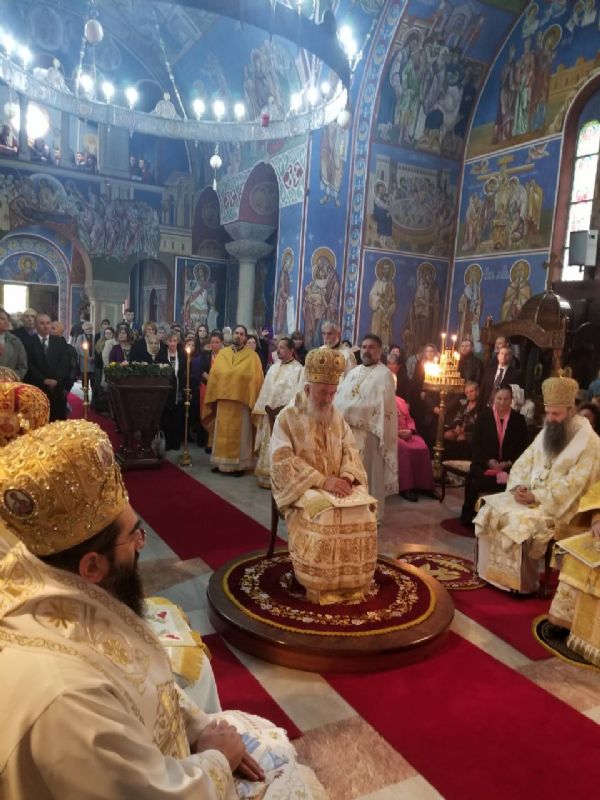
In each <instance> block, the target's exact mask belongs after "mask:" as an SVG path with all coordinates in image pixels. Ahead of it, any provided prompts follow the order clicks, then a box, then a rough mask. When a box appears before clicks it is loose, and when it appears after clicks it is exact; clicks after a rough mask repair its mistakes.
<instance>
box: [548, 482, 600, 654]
mask: <svg viewBox="0 0 600 800" xmlns="http://www.w3.org/2000/svg"><path fill="white" fill-rule="evenodd" d="M572 529H573V531H574V533H575V536H574V537H573V538H572V539H571V538H569V539H565V540H563V541H562V543H561V544H562V545H563V547H564V548H565V549H564V550H563V548H562V547H561V546H560V544H559V545H558V546H557V548H556V549H557V550H558V551H559V562H560V575H559V580H558V588H557V590H556V594H555V595H554V599H553V600H552V605H551V606H550V612H549V614H548V617H549V619H550V622H552V623H553V624H554V625H559V626H560V627H562V628H567V630H568V631H569V635H568V637H567V647H570V648H571V650H574V651H575V652H576V653H578V654H579V655H581V656H583V658H585V659H587V660H588V661H590V662H591V663H592V664H595V665H596V666H597V667H600V481H598V482H597V483H595V484H594V485H593V486H592V488H591V489H590V490H589V492H587V494H585V495H584V496H583V497H582V498H581V502H580V503H579V511H578V513H577V516H576V517H575V519H574V520H573V524H572ZM567 547H568V550H567V549H566V548H567Z"/></svg>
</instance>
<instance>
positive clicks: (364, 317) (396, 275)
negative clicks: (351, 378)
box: [358, 250, 448, 354]
mask: <svg viewBox="0 0 600 800" xmlns="http://www.w3.org/2000/svg"><path fill="white" fill-rule="evenodd" d="M447 273H448V263H447V262H446V261H440V260H438V259H427V260H426V259H423V258H417V257H415V256H404V255H402V256H399V255H396V254H389V255H386V256H382V254H381V253H377V252H373V251H372V250H366V251H365V255H364V261H363V274H364V283H363V287H364V288H363V291H362V296H361V302H360V326H359V331H358V333H359V338H360V336H362V335H364V334H365V333H367V332H369V331H371V332H373V333H376V334H377V335H378V336H380V337H381V338H382V340H383V342H384V344H385V345H386V346H389V345H390V344H399V345H400V346H401V347H402V348H403V349H404V350H405V351H406V353H407V354H412V353H416V352H418V350H419V349H420V348H421V347H423V346H424V345H425V344H427V342H430V341H432V340H434V341H435V340H437V336H438V334H439V328H440V325H441V321H442V317H443V306H444V296H445V292H446V280H447Z"/></svg>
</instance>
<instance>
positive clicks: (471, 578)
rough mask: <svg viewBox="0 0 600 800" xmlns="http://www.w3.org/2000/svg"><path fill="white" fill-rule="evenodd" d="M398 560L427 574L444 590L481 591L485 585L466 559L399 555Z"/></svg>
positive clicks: (448, 556) (446, 555)
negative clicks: (443, 587) (444, 588)
mask: <svg viewBox="0 0 600 800" xmlns="http://www.w3.org/2000/svg"><path fill="white" fill-rule="evenodd" d="M398 558H399V559H401V560H402V561H406V562H407V563H409V564H412V565H413V567H419V569H422V570H423V572H427V573H428V574H429V575H431V577H432V578H435V579H436V580H437V581H439V582H440V583H441V584H442V585H443V586H445V587H446V589H452V590H454V591H460V590H463V589H481V587H482V586H485V585H486V583H485V581H482V580H481V578H480V577H479V576H478V575H477V573H476V572H475V569H474V565H473V562H472V561H470V560H469V559H468V558H461V556H454V555H451V554H450V553H399V555H398Z"/></svg>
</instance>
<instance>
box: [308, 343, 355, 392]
mask: <svg viewBox="0 0 600 800" xmlns="http://www.w3.org/2000/svg"><path fill="white" fill-rule="evenodd" d="M345 366H346V359H345V358H344V356H343V355H342V354H341V353H339V352H338V351H337V350H332V349H331V348H330V347H319V348H317V349H316V350H311V351H310V353H309V354H308V355H307V356H306V361H305V363H304V374H305V376H306V380H307V381H308V382H309V383H329V384H331V385H332V386H337V385H338V383H339V382H340V378H341V377H342V375H343V374H344V368H345Z"/></svg>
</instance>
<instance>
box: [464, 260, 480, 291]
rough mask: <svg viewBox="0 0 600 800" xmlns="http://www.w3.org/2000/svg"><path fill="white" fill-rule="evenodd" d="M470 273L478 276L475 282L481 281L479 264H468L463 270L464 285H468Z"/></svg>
mask: <svg viewBox="0 0 600 800" xmlns="http://www.w3.org/2000/svg"><path fill="white" fill-rule="evenodd" d="M471 273H474V274H476V275H477V276H478V279H477V283H481V281H482V279H483V270H482V269H481V267H480V266H479V264H469V266H468V267H467V268H466V270H465V286H468V285H469V284H470V283H471Z"/></svg>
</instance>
